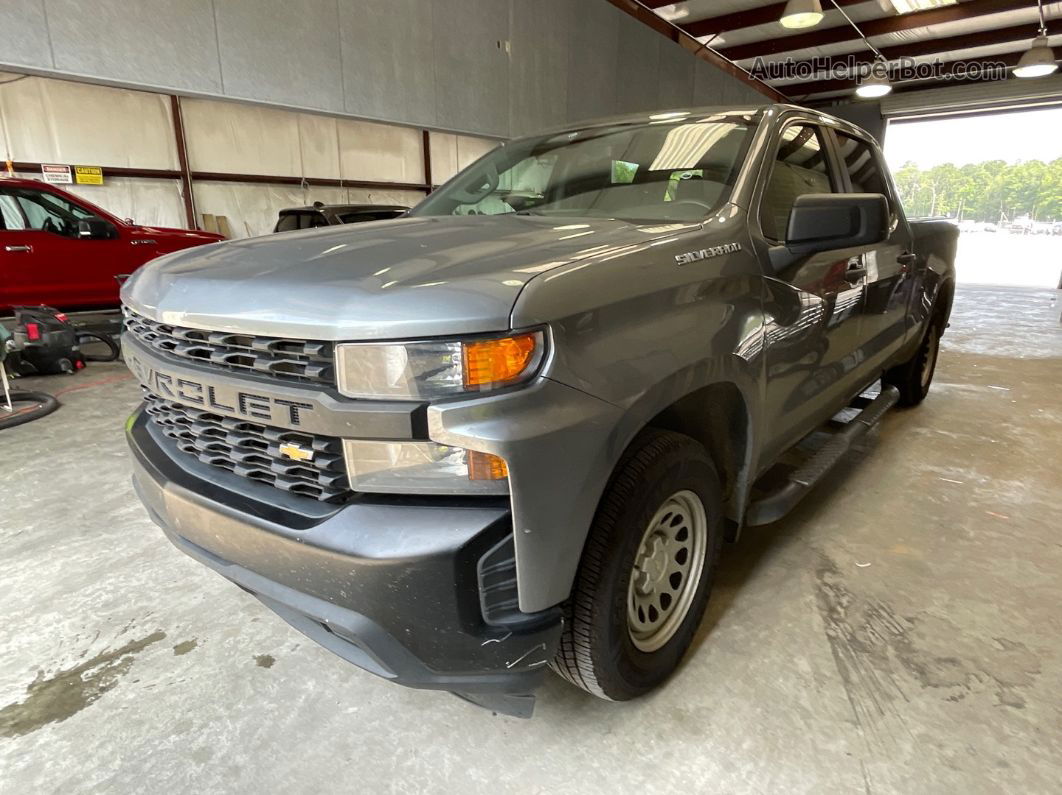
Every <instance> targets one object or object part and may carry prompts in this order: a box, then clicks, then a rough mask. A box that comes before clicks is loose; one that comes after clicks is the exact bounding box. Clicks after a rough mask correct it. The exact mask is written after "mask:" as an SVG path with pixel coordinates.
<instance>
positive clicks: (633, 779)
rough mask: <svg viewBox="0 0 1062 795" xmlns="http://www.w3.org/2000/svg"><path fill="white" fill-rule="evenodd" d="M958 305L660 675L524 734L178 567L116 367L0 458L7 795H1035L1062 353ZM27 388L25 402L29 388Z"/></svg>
mask: <svg viewBox="0 0 1062 795" xmlns="http://www.w3.org/2000/svg"><path fill="white" fill-rule="evenodd" d="M1057 295H1059V294H1057V293H1055V292H1053V291H1047V290H1045V291H1020V290H989V289H984V288H970V289H963V290H961V291H960V294H959V296H958V299H957V305H956V312H955V316H954V318H953V324H952V329H951V330H950V331H949V333H948V334H947V335H946V336H945V338H944V339H945V346H944V351H943V354H942V358H941V363H940V369H939V370H938V373H937V382H936V383H935V384H934V387H933V391H932V393H931V395H930V397H929V399H928V401H927V402H926V404H925V405H924V406H923V407H921V408H919V409H916V410H912V411H907V412H894V413H893V414H892V415H890V416H889V417H887V418H886V420H885V422H884V426H883V428H882V430H881V432H880V434H878V435H875V436H874V437H873V438H872V439H871V440H870V441H869V442H867V444H866V445H865V447H864V448H863V449H861V450H860V451H858V452H856V453H855V454H853V457H852V458H851V460H850V463H849V464H848V465H847V466H843V467H841V469H842V470H843V471H842V472H840V473H838V474H837V476H836V477H834V478H833V480H832V482H831V483H828V484H823V487H822V488H820V489H819V490H818V491H817V492H816V493H815V494H813V495H812V497H810V498H809V500H808V501H806V502H805V504H803V505H802V506H801V507H800V508H798V509H797V511H796V512H795V513H794V514H792V515H790V516H789V517H787V518H786V519H785V520H783V521H782V522H780V523H778V524H776V525H775V526H773V527H770V528H763V529H760V530H758V531H756V532H750V533H749V534H747V535H746V537H745V538H744V539H743V540H742V542H741V543H740V544H739V545H737V546H735V547H731V548H729V549H727V550H726V554H725V557H724V561H723V567H722V572H721V581H720V584H719V588H718V590H717V592H716V594H715V595H714V597H713V600H712V603H711V606H710V609H709V615H708V617H707V618H706V620H705V622H704V625H703V627H702V629H701V632H700V634H699V636H698V639H697V641H696V644H695V648H694V649H693V651H692V653H691V654H690V655H689V657H688V660H687V662H686V663H685V665H684V667H683V668H682V670H681V671H680V672H679V674H678V675H677V676H676V677H675V678H674V679H673V680H672V681H671V682H670V684H669V685H668V686H667V687H666V688H664V689H663V690H662V691H660V692H659V693H656V694H655V695H653V696H651V697H649V698H646V699H644V700H641V701H638V702H634V703H628V704H607V703H605V702H601V701H597V700H595V699H593V698H591V697H589V696H585V695H583V694H582V693H581V692H580V691H577V690H575V689H574V688H572V687H570V686H568V685H566V684H564V683H563V682H561V681H560V680H559V679H555V680H551V681H550V683H549V684H548V686H547V687H545V688H544V689H543V691H542V692H541V693H540V696H541V697H540V700H539V705H538V712H537V714H536V717H535V718H534V719H533V720H531V721H520V720H516V719H511V718H505V717H493V716H492V715H491V714H490V713H488V712H484V711H480V710H478V709H476V708H474V707H471V706H469V705H467V704H464V703H462V702H460V701H458V700H457V699H454V698H452V697H449V696H446V695H442V694H437V693H425V692H416V691H411V690H405V689H401V688H397V687H394V686H391V685H388V684H386V683H385V682H383V681H381V680H378V679H375V678H374V677H372V676H370V675H368V674H365V673H362V672H360V671H358V670H356V669H354V668H352V667H350V666H348V665H347V664H345V663H343V662H342V661H341V660H339V659H338V658H336V657H333V656H332V655H331V654H329V653H328V652H326V651H324V650H322V649H320V648H318V647H316V646H315V645H313V644H311V643H309V642H308V641H305V640H304V639H303V638H302V636H300V635H299V634H297V633H296V632H295V631H294V630H291V629H289V628H288V627H287V626H286V625H285V624H283V623H282V622H281V621H280V620H278V619H276V618H274V617H273V616H272V615H271V614H270V613H268V612H267V611H266V610H265V608H263V607H261V606H260V605H259V604H258V603H257V602H256V601H255V600H254V599H253V598H251V597H250V596H248V595H246V594H244V593H243V592H242V591H240V590H239V589H237V588H236V587H235V586H232V585H230V584H228V583H226V582H225V581H224V580H222V579H221V578H220V577H218V576H217V575H215V574H213V573H211V572H209V571H208V570H206V569H205V568H202V567H200V566H199V565H197V564H195V563H193V562H192V561H191V560H188V559H186V558H185V557H183V556H182V555H181V554H180V553H178V552H177V551H176V550H175V549H173V548H172V547H171V546H170V545H169V543H168V542H167V541H165V540H164V538H163V537H162V535H161V534H160V532H159V531H158V530H157V529H156V528H155V527H154V526H153V525H152V524H151V523H150V522H149V521H148V519H147V517H146V516H145V515H144V512H143V510H142V509H141V507H140V505H139V504H138V503H137V501H136V499H135V497H134V496H133V493H132V491H131V488H130V486H129V479H128V465H127V462H126V457H125V450H124V443H123V440H122V435H121V426H122V421H123V420H124V418H125V416H126V415H127V414H128V412H129V411H130V410H131V409H132V407H133V406H134V404H135V403H136V402H137V388H136V386H135V385H134V384H133V382H132V381H131V380H130V379H129V378H128V377H126V375H125V374H124V372H123V370H122V369H121V368H120V367H119V366H117V365H95V366H92V367H91V368H90V369H89V370H88V371H86V372H85V373H82V374H80V375H78V376H76V377H73V378H69V379H61V378H51V379H47V380H46V381H45V382H44V384H46V386H47V388H48V389H49V390H51V391H56V390H59V389H63V390H68V391H66V392H65V394H63V395H62V400H63V402H64V406H63V408H62V409H60V412H59V413H57V414H55V415H53V416H52V417H50V418H48V419H46V420H42V421H39V422H35V423H32V424H30V425H26V426H23V427H21V428H17V429H13V430H9V431H2V432H0V467H2V468H0V544H2V548H3V554H2V555H0V617H2V621H0V626H2V630H3V631H2V635H0V660H2V661H3V663H2V666H0V791H3V792H5V793H6V792H11V793H15V792H18V793H25V792H44V791H47V792H59V791H61V792H64V793H73V792H96V791H103V790H105V791H111V792H135V791H159V790H165V791H184V790H193V789H194V790H197V791H212V792H223V791H228V792H231V791H252V790H256V791H263V792H275V791H284V792H289V793H290V792H311V791H338V790H344V791H351V790H352V789H355V788H357V789H361V790H366V789H367V790H369V791H379V790H391V791H398V792H405V791H425V790H429V791H448V790H460V791H464V792H470V791H479V790H485V789H488V788H489V789H491V790H492V791H499V790H500V791H508V790H512V791H551V792H562V791H563V792H575V791H579V792H596V791H602V792H605V791H609V792H613V791H616V790H620V791H631V790H634V791H644V792H651V791H659V790H668V791H671V792H684V791H725V792H779V791H787V792H794V791H814V792H817V793H818V792H864V791H865V792H959V791H961V792H964V793H974V792H999V791H1005V790H1010V791H1022V792H1029V793H1033V792H1048V791H1055V792H1057V791H1058V789H1059V781H1060V780H1062V698H1060V695H1059V694H1060V693H1062V542H1060V540H1059V535H1058V528H1059V519H1058V508H1059V496H1058V495H1059V489H1060V487H1062V400H1060V392H1059V390H1060V387H1062V327H1060V326H1059V324H1058V314H1059V303H1058V302H1056V296H1057ZM44 384H42V385H44Z"/></svg>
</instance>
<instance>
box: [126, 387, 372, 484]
mask: <svg viewBox="0 0 1062 795" xmlns="http://www.w3.org/2000/svg"><path fill="white" fill-rule="evenodd" d="M144 400H145V403H146V407H145V411H146V412H147V413H148V415H149V416H150V418H151V421H152V422H153V423H154V424H155V426H156V427H157V428H158V429H159V430H160V431H161V432H162V433H163V434H165V435H166V436H168V437H169V438H170V439H172V440H173V441H174V442H176V444H177V448H178V449H179V450H181V451H182V452H184V453H187V454H189V455H192V456H194V457H196V458H197V459H199V460H200V461H202V462H203V463H204V464H210V465H211V466H216V467H219V468H221V469H226V470H228V471H229V472H233V473H235V474H237V475H241V476H242V477H245V478H249V479H250V480H255V481H258V482H260V483H266V484H268V485H270V486H273V487H275V488H278V489H281V490H282V491H286V492H290V493H292V494H300V495H302V496H304V497H311V498H313V499H316V500H319V501H321V502H331V503H334V502H342V501H343V500H345V499H346V498H348V497H349V496H350V495H351V494H352V493H353V492H352V491H351V489H350V483H349V481H348V480H347V472H346V466H345V464H344V461H343V445H342V441H341V440H340V439H337V438H334V437H328V436H318V435H315V434H308V433H300V432H298V431H289V430H285V429H282V428H273V427H271V426H268V425H261V424H259V423H256V422H247V421H246V420H242V419H239V418H236V417H225V416H222V415H220V414H214V413H212V412H209V411H205V410H203V409H200V408H194V407H192V406H186V405H184V404H181V403H177V402H175V401H172V400H166V399H164V398H161V397H159V396H158V395H156V394H154V393H152V392H149V391H148V390H146V389H145V390H144ZM285 443H291V444H296V445H298V446H299V447H301V448H303V449H306V450H312V451H313V459H312V460H311V461H303V462H299V461H293V460H291V459H289V458H287V457H285V456H283V455H281V453H280V446H281V445H282V444H285Z"/></svg>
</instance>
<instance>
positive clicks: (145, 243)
mask: <svg viewBox="0 0 1062 795" xmlns="http://www.w3.org/2000/svg"><path fill="white" fill-rule="evenodd" d="M130 243H131V244H132V245H134V246H154V245H156V243H157V241H155V240H152V239H151V238H150V237H144V238H140V239H139V240H131V241H130Z"/></svg>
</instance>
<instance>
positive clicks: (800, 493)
mask: <svg viewBox="0 0 1062 795" xmlns="http://www.w3.org/2000/svg"><path fill="white" fill-rule="evenodd" d="M899 399H900V391H899V390H898V389H897V388H896V387H894V386H885V387H882V390H881V394H879V395H878V396H877V397H876V398H874V399H873V400H872V401H870V403H869V404H868V405H867V407H866V408H864V409H863V410H862V411H861V412H859V414H857V415H856V416H855V417H854V418H853V419H851V420H850V421H849V422H848V423H847V424H845V426H844V429H843V430H841V431H839V432H838V433H837V434H836V435H835V436H834V437H833V438H832V439H830V441H828V442H827V443H826V444H825V445H824V446H823V448H822V449H821V450H819V451H818V452H817V453H816V454H815V455H814V457H812V458H811V459H810V460H809V461H808V462H807V463H805V464H804V465H803V466H801V467H800V468H799V469H797V470H796V471H795V472H793V474H791V475H790V476H789V478H788V479H787V482H786V484H785V485H784V486H782V487H781V488H780V489H778V491H776V492H774V493H773V494H770V495H769V496H767V497H764V498H762V499H760V500H757V501H756V502H754V503H752V504H751V505H749V508H748V510H747V511H746V512H745V524H746V526H749V527H756V526H758V525H764V524H770V523H771V522H776V521H778V520H779V519H781V518H782V517H783V516H785V515H786V514H787V513H789V512H790V511H791V510H793V508H795V507H796V504H797V503H798V502H800V501H801V500H802V499H803V498H804V496H805V495H806V494H807V493H808V492H809V491H811V489H812V487H813V486H814V485H815V484H816V483H818V482H819V481H820V480H822V478H823V476H825V474H826V473H827V472H829V471H830V470H831V469H832V468H833V466H834V465H835V464H836V463H837V462H838V461H840V460H841V459H842V458H843V457H844V455H845V453H847V452H848V450H849V449H850V448H851V447H852V444H853V443H854V442H855V441H856V440H858V439H860V438H862V437H863V436H864V435H865V434H866V432H867V431H869V430H870V429H871V428H873V427H874V426H875V425H877V424H878V423H879V422H880V421H881V418H882V417H884V416H885V413H886V412H887V411H888V410H889V409H891V408H892V407H893V406H895V405H896V401H898V400H899Z"/></svg>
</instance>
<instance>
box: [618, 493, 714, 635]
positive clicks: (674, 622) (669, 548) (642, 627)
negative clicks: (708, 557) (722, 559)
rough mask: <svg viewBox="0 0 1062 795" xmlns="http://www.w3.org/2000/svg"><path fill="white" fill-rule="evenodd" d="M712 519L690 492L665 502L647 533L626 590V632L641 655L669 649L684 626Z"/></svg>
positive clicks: (651, 522) (635, 557)
mask: <svg viewBox="0 0 1062 795" xmlns="http://www.w3.org/2000/svg"><path fill="white" fill-rule="evenodd" d="M707 549H708V516H707V514H706V512H705V510H704V503H703V502H701V498H700V497H698V496H697V495H696V494H695V493H694V492H692V491H689V490H684V491H678V492H675V493H674V494H672V495H671V496H670V497H668V498H667V499H666V500H664V502H663V504H662V505H661V506H660V508H658V509H657V511H656V513H655V514H653V518H652V519H651V520H650V521H649V524H648V526H647V527H646V529H645V532H644V533H643V534H642V539H641V542H640V543H639V544H638V551H637V552H636V553H635V556H634V566H633V567H632V570H631V576H630V582H629V583H628V585H627V632H628V634H629V635H630V638H631V642H632V643H634V645H635V647H636V648H637V649H639V650H640V651H644V652H653V651H656V650H657V649H659V648H660V647H662V646H664V645H665V644H666V643H667V642H668V641H669V640H671V638H673V637H674V636H675V633H676V632H678V629H679V627H681V626H682V622H683V621H685V619H686V616H687V614H688V613H689V611H690V607H691V606H692V605H693V599H694V597H695V596H696V595H697V587H698V586H699V585H700V581H701V571H702V569H703V568H704V559H705V553H706V551H707Z"/></svg>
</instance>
